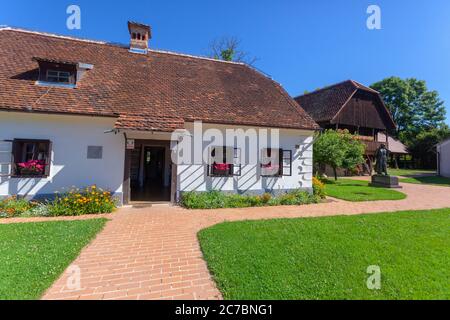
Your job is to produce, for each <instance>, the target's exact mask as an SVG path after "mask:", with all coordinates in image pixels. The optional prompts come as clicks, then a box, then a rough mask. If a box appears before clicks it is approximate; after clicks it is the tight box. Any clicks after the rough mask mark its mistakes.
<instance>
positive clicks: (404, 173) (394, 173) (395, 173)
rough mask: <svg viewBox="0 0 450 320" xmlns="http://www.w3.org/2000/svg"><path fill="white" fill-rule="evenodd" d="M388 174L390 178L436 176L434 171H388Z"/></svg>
mask: <svg viewBox="0 0 450 320" xmlns="http://www.w3.org/2000/svg"><path fill="white" fill-rule="evenodd" d="M388 173H389V174H390V175H392V176H417V175H423V174H436V171H435V170H425V169H423V170H421V169H418V170H414V169H390V168H389V169H388Z"/></svg>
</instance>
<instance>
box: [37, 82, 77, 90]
mask: <svg viewBox="0 0 450 320" xmlns="http://www.w3.org/2000/svg"><path fill="white" fill-rule="evenodd" d="M35 84H36V85H37V86H42V87H55V88H65V89H75V88H76V85H75V84H69V83H57V82H47V81H36V83H35Z"/></svg>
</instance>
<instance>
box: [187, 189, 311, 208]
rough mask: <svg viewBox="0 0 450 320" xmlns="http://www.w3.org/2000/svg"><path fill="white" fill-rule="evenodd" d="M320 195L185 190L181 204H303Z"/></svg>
mask: <svg viewBox="0 0 450 320" xmlns="http://www.w3.org/2000/svg"><path fill="white" fill-rule="evenodd" d="M319 201H320V197H319V196H317V195H312V194H310V193H308V192H304V191H300V190H295V191H291V192H287V193H285V194H282V195H280V196H278V197H273V196H272V195H270V194H268V193H267V194H263V195H262V196H252V195H239V194H226V193H223V192H220V191H209V192H185V193H183V195H182V197H181V205H182V206H183V207H185V208H188V209H217V208H247V207H261V206H279V205H301V204H308V203H317V202H319Z"/></svg>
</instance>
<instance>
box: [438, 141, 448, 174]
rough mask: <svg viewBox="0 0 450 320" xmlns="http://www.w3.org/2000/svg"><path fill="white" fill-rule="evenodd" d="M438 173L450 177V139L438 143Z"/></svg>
mask: <svg viewBox="0 0 450 320" xmlns="http://www.w3.org/2000/svg"><path fill="white" fill-rule="evenodd" d="M437 161H438V163H437V168H438V175H440V176H443V177H448V178H450V139H447V140H445V141H443V142H441V143H439V144H438V145H437Z"/></svg>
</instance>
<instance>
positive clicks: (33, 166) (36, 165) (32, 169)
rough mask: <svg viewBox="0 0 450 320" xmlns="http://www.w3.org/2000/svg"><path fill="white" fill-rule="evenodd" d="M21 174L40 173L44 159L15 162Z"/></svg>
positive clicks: (43, 167) (43, 166) (42, 169)
mask: <svg viewBox="0 0 450 320" xmlns="http://www.w3.org/2000/svg"><path fill="white" fill-rule="evenodd" d="M17 165H18V166H19V168H20V171H21V173H23V174H42V173H44V169H45V161H43V160H29V161H27V162H21V163H18V164H17Z"/></svg>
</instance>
